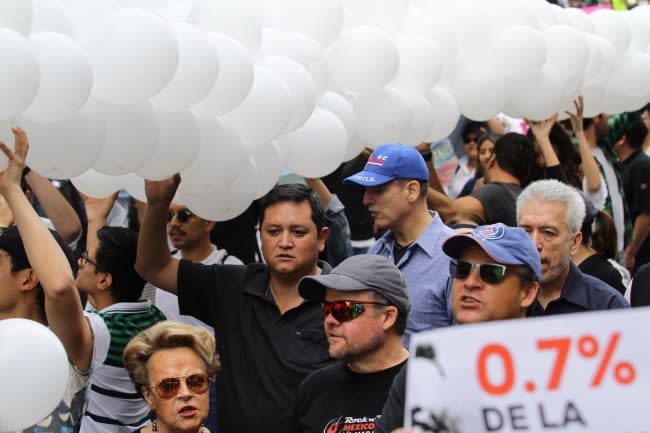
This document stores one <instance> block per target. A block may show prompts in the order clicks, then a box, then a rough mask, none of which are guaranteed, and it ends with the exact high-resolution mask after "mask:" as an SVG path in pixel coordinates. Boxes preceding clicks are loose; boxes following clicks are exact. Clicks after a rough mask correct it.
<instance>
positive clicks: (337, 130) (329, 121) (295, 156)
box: [278, 108, 348, 178]
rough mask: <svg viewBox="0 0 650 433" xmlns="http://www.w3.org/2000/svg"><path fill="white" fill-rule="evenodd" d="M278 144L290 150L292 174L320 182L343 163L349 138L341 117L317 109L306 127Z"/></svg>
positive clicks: (289, 165)
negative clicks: (321, 178)
mask: <svg viewBox="0 0 650 433" xmlns="http://www.w3.org/2000/svg"><path fill="white" fill-rule="evenodd" d="M278 141H279V142H283V143H285V145H288V147H289V160H288V161H287V166H288V167H289V169H290V170H291V171H293V172H294V173H296V174H298V175H300V176H303V177H313V178H319V177H323V176H326V175H328V174H330V173H331V172H333V171H334V170H336V167H338V166H339V165H340V164H341V162H343V157H344V156H345V153H346V150H347V141H348V135H347V132H346V131H345V126H343V122H341V121H340V120H339V118H338V117H336V116H335V115H334V114H332V113H330V112H329V111H327V110H323V109H322V108H316V109H315V110H314V112H313V114H312V115H311V117H310V118H309V120H307V122H306V123H305V124H304V125H302V126H301V127H300V128H298V129H296V130H295V131H294V132H292V133H290V134H287V135H284V136H282V137H280V138H279V139H278Z"/></svg>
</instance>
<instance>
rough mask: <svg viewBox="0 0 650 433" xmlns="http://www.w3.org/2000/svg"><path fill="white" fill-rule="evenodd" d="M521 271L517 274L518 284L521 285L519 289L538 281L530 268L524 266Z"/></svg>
mask: <svg viewBox="0 0 650 433" xmlns="http://www.w3.org/2000/svg"><path fill="white" fill-rule="evenodd" d="M521 269H522V271H521V272H519V282H520V283H521V287H526V286H528V285H530V284H533V283H535V282H538V281H539V278H537V274H535V271H533V270H532V268H531V267H530V266H528V265H524V266H522V267H521Z"/></svg>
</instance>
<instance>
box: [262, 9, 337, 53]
mask: <svg viewBox="0 0 650 433" xmlns="http://www.w3.org/2000/svg"><path fill="white" fill-rule="evenodd" d="M264 3H265V6H266V12H267V15H268V17H269V20H270V24H271V26H272V27H275V28H278V29H282V30H288V31H292V32H298V33H304V34H306V35H307V36H309V37H310V38H312V39H313V40H315V41H316V42H318V43H320V44H321V45H322V46H323V47H327V46H329V45H331V44H332V43H333V42H334V41H335V40H336V38H337V37H338V36H339V34H340V33H341V29H342V28H343V7H342V6H341V3H340V2H339V1H338V0H301V1H299V2H297V1H295V0H267V1H266V2H264Z"/></svg>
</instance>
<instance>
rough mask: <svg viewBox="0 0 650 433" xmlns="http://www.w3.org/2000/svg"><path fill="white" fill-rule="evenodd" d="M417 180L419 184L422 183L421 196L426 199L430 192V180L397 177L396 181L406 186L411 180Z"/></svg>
mask: <svg viewBox="0 0 650 433" xmlns="http://www.w3.org/2000/svg"><path fill="white" fill-rule="evenodd" d="M412 180H414V181H416V182H417V183H418V184H420V196H419V197H420V198H421V199H424V198H426V197H427V193H428V192H429V181H428V180H420V179H395V182H398V183H399V184H400V186H402V187H404V186H405V185H406V183H407V182H410V181H412Z"/></svg>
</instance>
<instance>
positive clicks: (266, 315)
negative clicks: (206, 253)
mask: <svg viewBox="0 0 650 433" xmlns="http://www.w3.org/2000/svg"><path fill="white" fill-rule="evenodd" d="M319 266H321V268H322V269H323V272H324V273H327V272H329V271H330V267H329V265H327V264H326V263H324V262H321V263H319ZM269 278H270V273H269V269H268V267H267V266H266V265H263V264H251V265H246V266H241V265H239V266H238V265H211V266H206V265H202V264H200V263H192V262H189V261H187V260H181V262H180V267H179V271H178V303H179V307H180V312H181V314H187V315H192V316H194V317H196V318H198V319H200V320H202V321H204V322H205V323H207V324H209V325H211V326H212V327H213V328H214V332H215V337H216V341H217V350H218V352H219V354H220V357H221V364H222V367H223V368H222V371H221V373H220V374H219V375H217V379H216V383H217V393H218V396H219V398H218V399H217V422H218V426H219V431H223V432H240V433H278V432H284V431H289V429H290V428H291V417H292V412H293V408H294V403H295V398H296V391H297V389H298V386H299V385H300V382H301V381H302V380H303V379H304V378H305V377H306V376H307V375H308V374H309V373H311V372H312V371H314V370H316V369H318V368H321V367H324V366H326V365H328V364H330V363H331V362H333V360H332V359H331V358H330V357H329V354H328V348H329V345H328V343H327V339H326V337H325V332H324V330H323V320H324V316H323V312H322V309H321V306H320V304H319V303H316V302H303V303H302V304H301V305H299V306H298V307H296V308H293V309H291V310H289V311H287V312H285V313H284V314H282V315H281V314H280V311H279V310H278V307H277V306H276V304H275V301H274V299H273V296H272V294H271V293H269V290H268V287H269Z"/></svg>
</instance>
